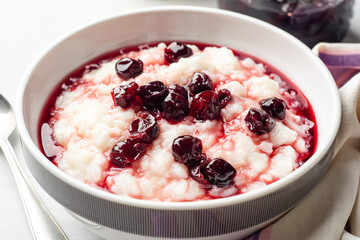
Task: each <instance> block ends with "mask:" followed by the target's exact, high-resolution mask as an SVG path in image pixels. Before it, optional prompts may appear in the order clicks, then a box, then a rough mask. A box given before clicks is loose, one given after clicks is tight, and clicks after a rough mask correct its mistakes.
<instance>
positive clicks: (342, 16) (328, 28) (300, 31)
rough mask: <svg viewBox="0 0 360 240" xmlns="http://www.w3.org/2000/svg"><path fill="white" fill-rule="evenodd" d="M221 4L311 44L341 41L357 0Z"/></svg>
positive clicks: (245, 0)
mask: <svg viewBox="0 0 360 240" xmlns="http://www.w3.org/2000/svg"><path fill="white" fill-rule="evenodd" d="M218 2H219V7H220V8H223V9H227V10H232V11H236V12H239V13H243V14H246V15H249V16H252V17H255V18H258V19H261V20H264V21H266V22H269V23H271V24H273V25H275V26H278V27H279V28H281V29H283V30H285V31H287V32H289V33H291V34H292V35H294V36H295V37H297V38H298V39H300V40H301V41H303V42H304V43H305V44H306V45H308V46H309V47H313V46H315V45H316V44H317V43H319V42H339V41H341V40H342V39H343V37H344V36H345V34H346V32H347V30H348V29H349V20H350V18H351V16H352V7H353V5H354V0H219V1H218Z"/></svg>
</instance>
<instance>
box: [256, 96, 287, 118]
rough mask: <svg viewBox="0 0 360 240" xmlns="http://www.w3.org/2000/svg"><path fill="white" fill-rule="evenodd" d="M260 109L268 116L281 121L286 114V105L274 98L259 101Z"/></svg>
mask: <svg viewBox="0 0 360 240" xmlns="http://www.w3.org/2000/svg"><path fill="white" fill-rule="evenodd" d="M259 104H260V107H261V108H262V109H263V110H264V111H265V112H267V113H268V114H269V115H270V116H272V117H274V118H277V119H280V120H283V119H284V118H285V113H286V103H285V101H284V100H282V99H280V98H276V97H272V98H267V99H264V100H261V101H260V103H259Z"/></svg>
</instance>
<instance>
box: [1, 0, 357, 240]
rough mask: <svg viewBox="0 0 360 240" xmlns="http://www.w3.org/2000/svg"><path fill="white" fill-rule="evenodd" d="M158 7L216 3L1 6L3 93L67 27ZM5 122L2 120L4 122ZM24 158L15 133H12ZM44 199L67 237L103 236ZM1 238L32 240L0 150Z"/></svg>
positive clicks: (8, 93) (160, 0)
mask: <svg viewBox="0 0 360 240" xmlns="http://www.w3.org/2000/svg"><path fill="white" fill-rule="evenodd" d="M159 5H197V6H207V7H217V1H216V0H197V1H196V0H132V1H130V0H128V1H125V0H123V1H119V0H104V1H99V0H75V1H71V0H62V1H60V0H55V1H48V0H32V1H29V0H18V1H3V2H2V3H1V7H0V93H1V94H3V95H4V96H5V97H6V98H7V99H8V100H9V101H10V102H11V104H12V105H14V102H15V96H16V92H17V88H18V85H19V82H20V80H21V77H22V75H23V74H24V72H25V70H26V69H27V68H28V66H29V65H30V63H31V62H32V61H33V59H34V58H35V57H36V56H37V55H38V54H39V52H40V51H42V50H43V49H44V48H45V47H47V46H48V45H50V44H51V43H53V42H54V41H55V40H56V39H57V38H59V37H61V36H63V35H64V34H66V33H68V32H69V31H71V30H73V29H75V28H77V27H79V26H81V25H83V24H86V23H87V22H90V21H94V20H96V19H99V18H103V17H106V16H108V15H112V14H115V13H118V12H121V11H124V10H128V9H136V8H141V7H147V6H159ZM344 42H356V43H360V0H355V6H354V16H353V18H352V22H351V28H350V31H349V33H348V35H347V36H346V37H345V39H344ZM0 124H1V123H0ZM10 141H11V143H12V144H13V145H14V148H15V151H16V154H17V155H18V156H19V157H22V155H21V154H22V153H21V149H20V144H19V139H18V137H17V135H16V134H13V135H12V136H11V137H10ZM36 184H37V183H35V187H36V189H37V190H38V192H39V194H40V196H41V198H42V199H43V201H44V202H45V204H46V205H47V207H48V208H49V209H50V211H51V213H52V214H53V215H54V217H55V218H56V219H57V221H58V223H59V224H60V225H61V227H62V228H63V230H64V231H65V233H66V234H67V236H68V237H69V239H71V240H72V239H87V240H94V239H101V238H99V237H98V236H96V235H94V234H93V233H91V232H89V231H88V230H87V228H85V227H84V226H83V225H82V224H80V223H78V222H77V221H76V220H74V219H73V217H72V216H71V215H70V214H69V213H68V212H67V211H66V210H64V208H63V207H62V206H60V205H59V204H58V203H57V202H55V201H54V200H53V199H51V198H50V197H49V196H48V195H47V194H46V193H45V192H44V191H43V190H42V189H40V188H39V187H38V185H36ZM0 189H1V190H0V192H1V193H0V239H10V240H12V239H16V240H17V239H24V240H27V239H32V235H31V232H30V229H29V226H28V223H27V220H26V216H25V213H24V211H23V207H22V204H21V200H20V197H19V194H18V192H17V189H16V185H15V181H14V179H13V177H12V174H11V172H10V168H9V166H8V164H7V162H6V161H5V158H4V155H3V153H2V152H1V151H0Z"/></svg>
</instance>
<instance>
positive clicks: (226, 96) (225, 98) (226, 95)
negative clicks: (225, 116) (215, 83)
mask: <svg viewBox="0 0 360 240" xmlns="http://www.w3.org/2000/svg"><path fill="white" fill-rule="evenodd" d="M218 96H219V99H220V106H221V108H224V107H225V106H226V104H228V102H230V100H231V93H230V91H229V90H227V89H226V88H223V89H220V91H219V92H218Z"/></svg>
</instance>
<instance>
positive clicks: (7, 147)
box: [0, 138, 68, 240]
mask: <svg viewBox="0 0 360 240" xmlns="http://www.w3.org/2000/svg"><path fill="white" fill-rule="evenodd" d="M0 147H1V148H2V150H3V152H4V155H5V158H6V159H7V160H8V163H9V165H10V169H11V170H12V172H13V175H14V178H15V182H16V185H17V187H18V190H19V193H20V197H21V200H22V204H23V206H24V209H25V213H26V217H27V219H28V222H29V225H30V229H31V232H32V235H33V238H34V239H39V240H42V239H50V240H51V239H53V240H62V239H68V238H67V237H66V235H65V233H64V232H63V231H62V230H61V228H60V226H59V225H58V224H57V222H56V221H55V219H54V218H53V216H52V215H51V213H50V212H49V210H48V209H47V208H46V206H45V205H44V203H43V202H42V201H41V199H40V198H39V196H38V194H37V193H36V191H35V189H34V187H33V185H32V184H31V182H30V180H29V179H28V177H27V175H26V173H25V171H24V170H23V169H22V166H21V165H20V163H19V161H18V159H17V158H16V155H15V153H14V150H13V148H12V146H11V144H10V142H9V140H8V139H7V138H5V139H4V138H3V139H0Z"/></svg>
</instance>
